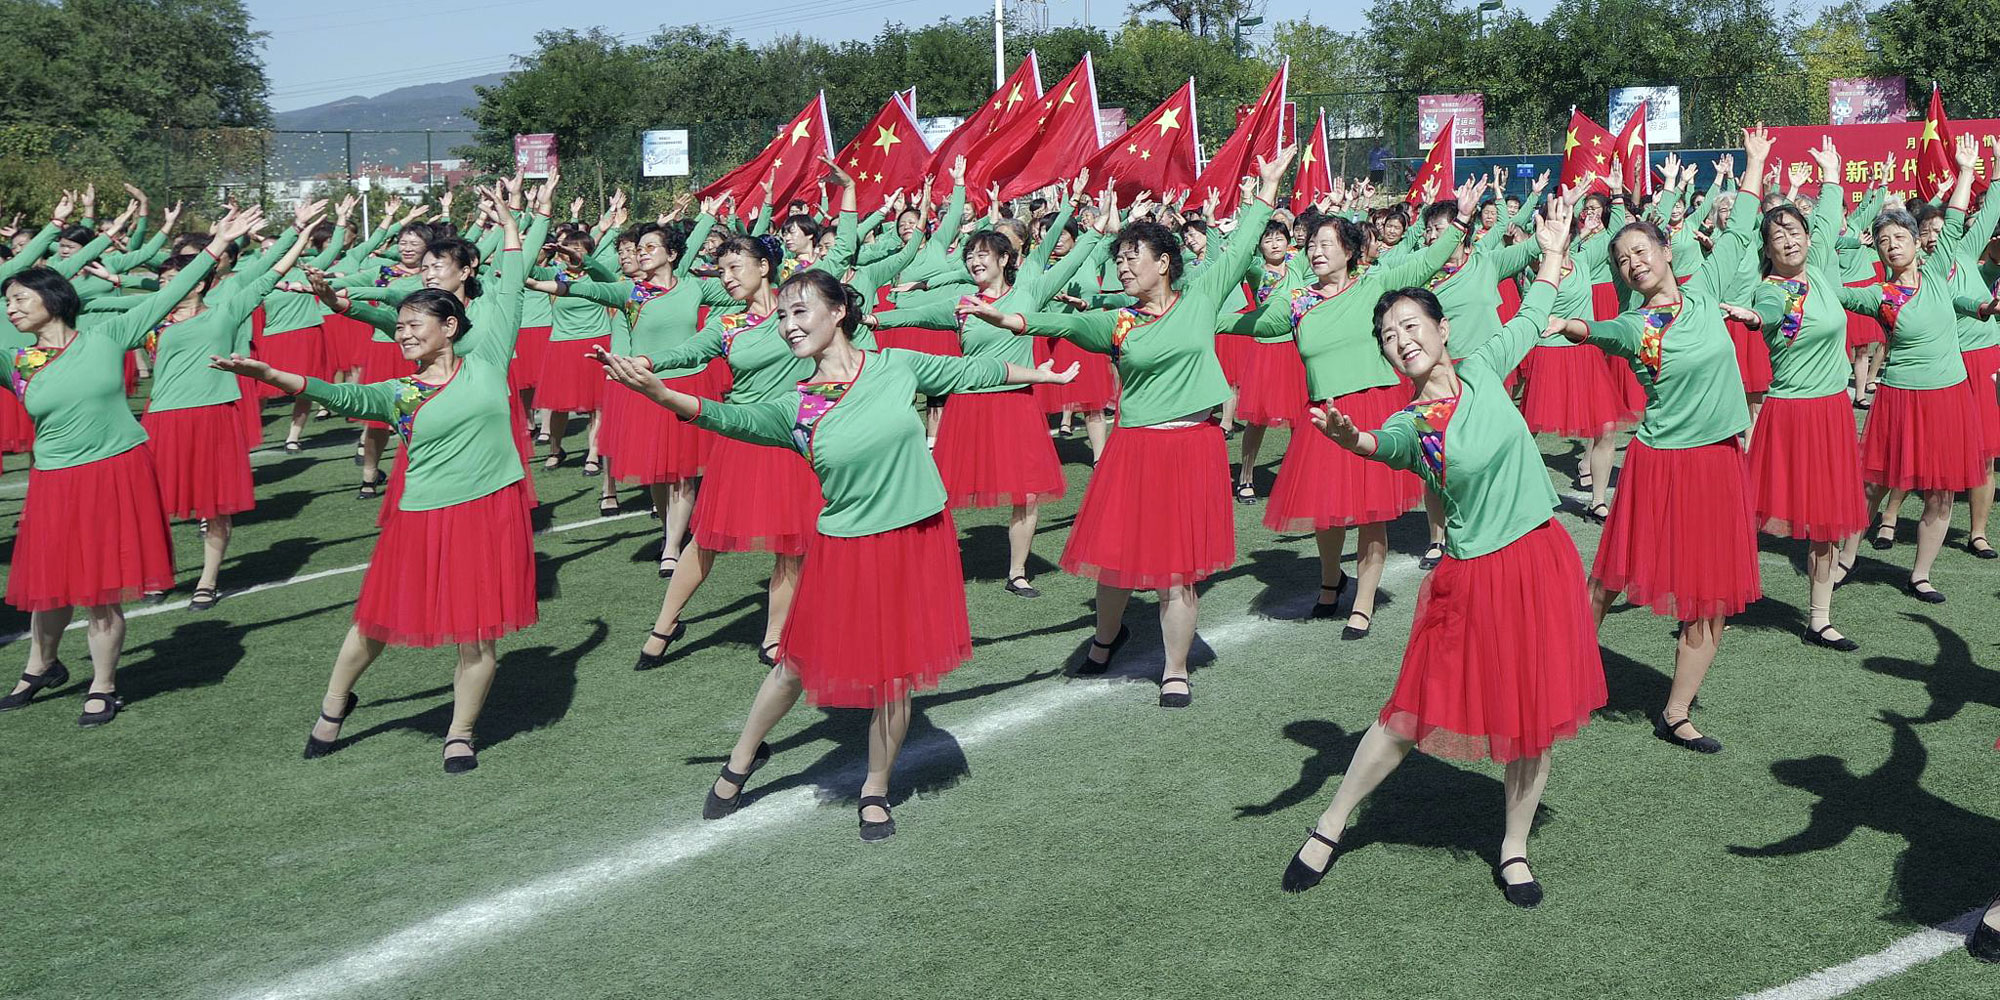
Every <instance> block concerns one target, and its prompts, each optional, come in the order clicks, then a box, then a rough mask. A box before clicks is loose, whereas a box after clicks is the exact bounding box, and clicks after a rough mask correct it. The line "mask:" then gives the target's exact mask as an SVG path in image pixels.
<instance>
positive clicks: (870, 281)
mask: <svg viewBox="0 0 2000 1000" xmlns="http://www.w3.org/2000/svg"><path fill="white" fill-rule="evenodd" d="M924 242H925V241H924V236H923V234H922V233H911V234H910V238H909V239H907V240H904V241H902V242H901V243H900V244H898V247H897V250H896V252H895V253H894V254H893V255H891V256H888V257H882V258H879V259H876V260H872V261H868V262H867V263H857V264H855V266H854V270H853V271H851V272H849V274H848V276H847V284H848V285H850V286H852V287H853V288H854V290H855V291H857V292H860V293H861V297H862V299H863V300H864V301H866V302H867V303H868V305H869V307H870V308H873V307H874V305H875V293H876V291H878V290H879V289H881V287H882V286H883V285H887V284H890V283H891V282H893V281H895V280H896V276H897V275H898V274H901V273H903V270H904V269H905V268H907V267H909V266H910V265H911V264H912V263H914V262H915V261H916V259H917V254H919V253H922V252H923V249H924Z"/></svg>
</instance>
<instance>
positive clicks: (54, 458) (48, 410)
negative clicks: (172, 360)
mask: <svg viewBox="0 0 2000 1000" xmlns="http://www.w3.org/2000/svg"><path fill="white" fill-rule="evenodd" d="M214 266H215V258H214V257H212V256H210V255H208V254H206V253H203V254H200V255H198V256H197V257H196V258H195V259H194V261H193V262H191V263H189V264H188V266H187V267H184V268H182V269H181V272H180V273H179V274H177V275H175V276H174V280H173V281H171V282H169V283H168V284H167V287H166V288H165V289H163V290H162V291H161V292H160V293H159V294H157V295H153V296H148V297H147V299H146V302H145V304H144V305H141V306H137V307H135V308H133V309H130V310H127V311H125V312H122V313H117V314H112V315H108V316H106V317H105V318H104V319H103V320H102V321H101V322H98V323H93V324H91V327H90V328H89V329H86V330H79V331H77V333H76V336H75V337H73V338H71V340H70V342H69V343H68V344H67V345H65V346H63V347H58V348H54V349H47V348H42V347H38V346H34V345H32V344H31V345H29V346H26V347H17V348H15V349H13V350H9V351H4V352H0V375H4V376H5V378H6V387H7V389H8V390H9V391H11V392H13V393H14V395H15V396H16V397H17V398H19V399H20V401H21V406H22V407H23V408H24V409H26V410H27V411H28V418H29V419H30V420H32V421H34V424H35V446H34V460H35V468H37V469H42V470H53V469H68V468H73V467H75V466H79V465H86V464H88V463H91V462H95V461H98V460H100V459H106V458H110V457H112V456H114V455H122V454H124V453H125V452H128V451H131V450H132V449H133V448H136V447H138V446H139V445H141V444H144V443H145V441H146V432H145V430H144V429H142V428H141V427H140V426H139V421H138V420H137V419H135V418H134V417H133V416H132V408H131V407H130V406H128V405H126V402H125V352H127V351H131V350H134V349H136V348H137V347H139V345H141V344H143V343H145V342H146V337H147V336H148V335H149V334H151V333H152V332H153V328H154V327H155V326H158V325H159V323H160V321H161V320H162V319H165V318H166V316H167V313H169V312H171V311H173V308H174V306H175V305H177V304H178V303H179V302H180V301H181V300H182V299H184V298H186V297H187V295H188V293H189V292H191V291H193V290H194V289H195V287H196V286H197V285H199V284H200V283H201V280H202V279H203V278H206V277H207V276H208V272H209V270H210V269H211V268H213V267H214Z"/></svg>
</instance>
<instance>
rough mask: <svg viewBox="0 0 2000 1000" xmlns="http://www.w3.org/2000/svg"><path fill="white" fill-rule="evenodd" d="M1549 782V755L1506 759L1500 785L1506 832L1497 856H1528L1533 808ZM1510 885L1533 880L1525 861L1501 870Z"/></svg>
mask: <svg viewBox="0 0 2000 1000" xmlns="http://www.w3.org/2000/svg"><path fill="white" fill-rule="evenodd" d="M1548 784H1549V755H1548V754H1542V755H1541V756H1539V757H1523V758H1521V759H1519V760H1510V761H1508V762H1507V773H1506V776H1505V777H1504V778H1503V779H1502V782H1501V786H1502V788H1503V789H1504V790H1505V792H1506V796H1507V833H1506V835H1505V836H1503V837H1501V838H1500V859H1501V860H1502V861H1505V860H1506V859H1508V858H1525V857H1527V856H1528V832H1529V831H1530V830H1532V829H1533V828H1534V825H1535V809H1536V807H1538V806H1540V805H1541V804H1542V790H1543V789H1545V788H1547V787H1548ZM1500 877H1501V879H1502V880H1504V881H1506V882H1507V883H1508V884H1510V885H1519V884H1521V883H1523V882H1532V881H1534V878H1535V873H1534V872H1533V871H1530V870H1529V868H1528V866H1526V865H1512V866H1510V867H1508V868H1506V869H1503V870H1502V871H1501V872H1500Z"/></svg>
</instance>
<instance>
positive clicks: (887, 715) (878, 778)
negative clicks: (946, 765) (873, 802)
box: [861, 691, 910, 823]
mask: <svg viewBox="0 0 2000 1000" xmlns="http://www.w3.org/2000/svg"><path fill="white" fill-rule="evenodd" d="M909 733H910V693H909V692H908V691H905V692H903V693H902V695H901V696H899V697H898V698H896V700H894V701H891V702H889V703H888V704H886V705H883V706H882V707H881V708H878V709H876V710H875V714H874V716H873V717H872V718H870V719H869V720H868V777H867V778H866V779H864V780H863V781H862V782H861V794H862V796H863V797H866V796H870V795H880V796H883V797H885V798H886V797H887V796H888V794H889V773H890V772H891V771H894V770H895V769H896V754H897V753H898V752H900V751H901V750H902V749H903V738H904V737H906V736H908V735H909ZM868 809H869V811H871V812H874V813H877V814H879V815H864V816H862V817H861V818H862V819H865V820H867V821H868V822H870V823H883V822H887V821H888V819H889V813H888V810H886V809H883V808H882V807H880V806H869V807H868Z"/></svg>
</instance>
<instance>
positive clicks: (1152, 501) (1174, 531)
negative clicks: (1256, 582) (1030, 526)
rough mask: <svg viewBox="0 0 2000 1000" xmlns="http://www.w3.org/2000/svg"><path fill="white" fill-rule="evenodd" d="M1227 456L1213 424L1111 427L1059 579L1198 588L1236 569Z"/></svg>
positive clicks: (1151, 587)
mask: <svg viewBox="0 0 2000 1000" xmlns="http://www.w3.org/2000/svg"><path fill="white" fill-rule="evenodd" d="M1229 488H1230V478H1229V449H1228V446H1227V445H1225V444H1224V443H1223V440H1222V428H1220V427H1217V426H1216V425H1215V424H1213V423H1202V424H1196V425H1194V426H1192V427H1177V428H1172V429H1159V428H1148V427H1119V428H1116V429H1114V430H1113V431H1112V432H1111V437H1110V438H1109V440H1107V441H1106V442H1105V445H1104V455H1103V457H1101V458H1100V459H1099V460H1098V463H1097V469H1096V471H1095V472H1093V473H1092V474H1091V477H1090V485H1089V486H1087V487H1085V488H1084V491H1083V503H1082V505H1081V506H1079V507H1078V509H1077V512H1076V519H1075V521H1074V522H1073V523H1072V525H1071V527H1070V535H1069V544H1068V545H1066V546H1065V547H1064V548H1063V554H1062V561H1061V565H1062V568H1063V571H1064V572H1066V573H1070V574H1072V575H1075V576H1082V577H1088V578H1090V579H1093V580H1096V581H1097V582H1099V583H1101V584H1104V585H1106V586H1110V587H1116V588H1118V589H1121V590H1160V589H1164V588H1167V587H1180V586H1186V585H1188V584H1193V583H1199V582H1200V581H1202V580H1205V579H1207V578H1208V577H1209V576H1211V575H1213V574H1215V573H1218V572H1221V571H1222V570H1225V569H1228V568H1229V567H1230V566H1232V565H1235V563H1236V520H1235V514H1234V513H1233V511H1232V508H1233V507H1234V506H1235V505H1234V504H1233V503H1232V502H1231V501H1230V497H1229Z"/></svg>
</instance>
